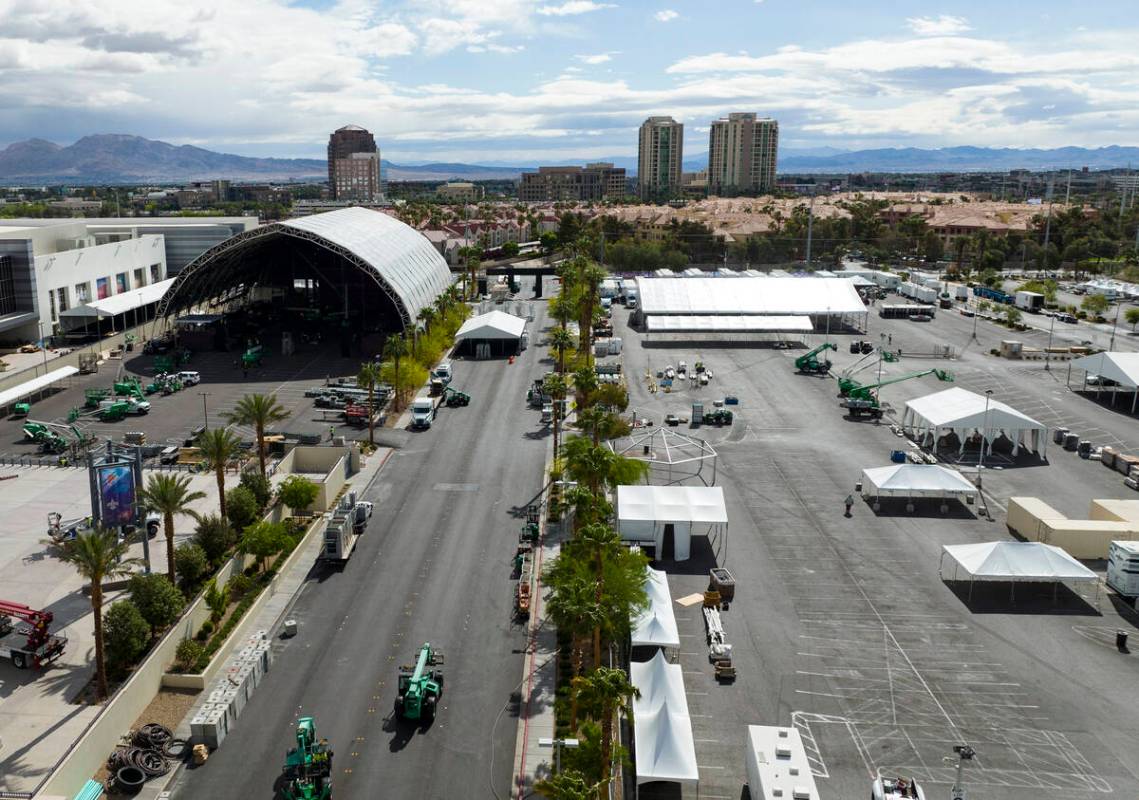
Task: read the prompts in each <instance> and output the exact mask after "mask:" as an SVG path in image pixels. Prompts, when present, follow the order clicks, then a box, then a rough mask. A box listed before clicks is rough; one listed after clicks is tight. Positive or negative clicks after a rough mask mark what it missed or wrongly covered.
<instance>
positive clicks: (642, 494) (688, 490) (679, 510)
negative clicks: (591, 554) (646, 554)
mask: <svg viewBox="0 0 1139 800" xmlns="http://www.w3.org/2000/svg"><path fill="white" fill-rule="evenodd" d="M693 525H699V526H702V525H707V526H708V527H707V532H708V534H709V535H711V534H713V533H717V532H718V533H720V534H721V535H724V536H726V535H727V526H728V511H727V508H726V507H725V506H724V490H723V488H722V487H719V486H618V487H617V530H618V532H619V533H620V534H621V538H622V539H625V540H627V541H633V542H644V543H647V544H652V545H653V546H655V547H656V552H657V557H658V558H659V557H660V554H661V552H662V550H663V548H664V543H665V533H666V528H668V527H669V526H671V528H672V531H673V542H674V545H673V547H674V551H675V552H674V557H675V559H676V560H677V561H687V560H688V558H689V556H690V553H691V540H692V526H693Z"/></svg>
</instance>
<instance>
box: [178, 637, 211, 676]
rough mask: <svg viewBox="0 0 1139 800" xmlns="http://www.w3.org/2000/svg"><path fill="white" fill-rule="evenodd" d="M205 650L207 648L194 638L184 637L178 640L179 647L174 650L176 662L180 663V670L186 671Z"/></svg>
mask: <svg viewBox="0 0 1139 800" xmlns="http://www.w3.org/2000/svg"><path fill="white" fill-rule="evenodd" d="M204 651H205V648H204V647H202V646H201V645H200V644H198V643H197V642H195V641H194V640H193V639H183V640H182V641H180V642H178V649H177V650H175V651H174V663H175V664H177V665H178V668H179V670H181V671H182V672H185V671H186V670H188V669H190V668H191V667H193V666H194V664H195V663H197V661H198V659H199V658H201V657H202V653H203V652H204Z"/></svg>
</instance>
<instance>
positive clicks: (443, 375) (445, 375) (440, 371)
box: [433, 362, 455, 385]
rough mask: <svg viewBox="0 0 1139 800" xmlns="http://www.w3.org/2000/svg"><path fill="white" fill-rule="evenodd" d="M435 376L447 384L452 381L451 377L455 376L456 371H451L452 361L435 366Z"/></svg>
mask: <svg viewBox="0 0 1139 800" xmlns="http://www.w3.org/2000/svg"><path fill="white" fill-rule="evenodd" d="M433 377H435V378H438V379H439V380H441V381H443V384H444V385H446V384H448V383H450V382H451V379H452V378H453V377H455V376H454V373H453V372H452V371H451V365H450V363H447V362H444V363H442V364H440V365H439V366H437V367H436V368H435V372H434V373H433Z"/></svg>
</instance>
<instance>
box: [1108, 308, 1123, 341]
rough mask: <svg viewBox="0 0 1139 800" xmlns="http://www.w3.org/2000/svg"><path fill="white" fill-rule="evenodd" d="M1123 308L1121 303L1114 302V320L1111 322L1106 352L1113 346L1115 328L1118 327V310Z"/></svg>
mask: <svg viewBox="0 0 1139 800" xmlns="http://www.w3.org/2000/svg"><path fill="white" fill-rule="evenodd" d="M1121 308H1123V303H1116V304H1115V322H1113V323H1112V324H1111V341H1110V342H1108V344H1107V349H1108V352H1111V350H1112V349H1113V348H1114V347H1115V330H1116V328H1118V327H1119V310H1120V309H1121Z"/></svg>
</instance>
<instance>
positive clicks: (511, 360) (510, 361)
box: [506, 356, 514, 364]
mask: <svg viewBox="0 0 1139 800" xmlns="http://www.w3.org/2000/svg"><path fill="white" fill-rule="evenodd" d="M506 363H507V364H513V363H514V356H511V357H510V358H509V359H507V361H506Z"/></svg>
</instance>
